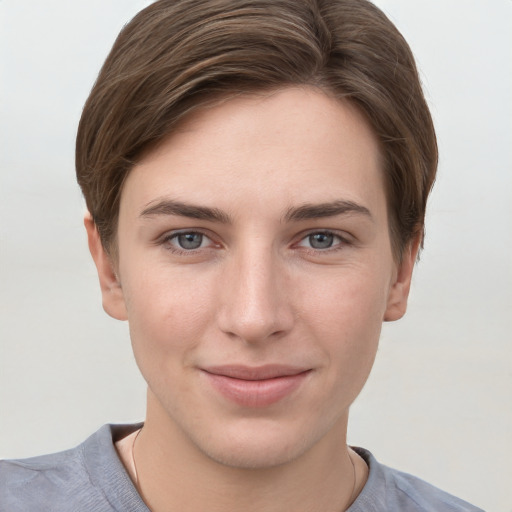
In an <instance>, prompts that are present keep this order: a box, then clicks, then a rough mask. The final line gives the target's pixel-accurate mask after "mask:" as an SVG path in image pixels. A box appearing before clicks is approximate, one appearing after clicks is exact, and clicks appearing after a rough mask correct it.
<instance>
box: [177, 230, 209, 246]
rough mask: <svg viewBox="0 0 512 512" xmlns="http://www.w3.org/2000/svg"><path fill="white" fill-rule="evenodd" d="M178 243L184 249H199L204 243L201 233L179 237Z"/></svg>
mask: <svg viewBox="0 0 512 512" xmlns="http://www.w3.org/2000/svg"><path fill="white" fill-rule="evenodd" d="M178 242H179V244H180V246H181V247H182V248H183V249H198V248H199V247H201V244H202V242H203V235H201V233H185V234H183V235H179V236H178Z"/></svg>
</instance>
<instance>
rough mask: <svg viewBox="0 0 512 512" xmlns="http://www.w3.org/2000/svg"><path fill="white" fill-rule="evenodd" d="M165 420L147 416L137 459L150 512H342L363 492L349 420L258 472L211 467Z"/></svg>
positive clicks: (219, 465)
mask: <svg viewBox="0 0 512 512" xmlns="http://www.w3.org/2000/svg"><path fill="white" fill-rule="evenodd" d="M155 416H156V417H155ZM162 419H163V418H162V417H159V415H158V414H156V415H154V414H150V410H149V409H148V417H147V419H146V423H145V425H144V428H143V430H142V431H141V433H140V435H139V436H138V437H137V443H136V449H135V451H134V453H133V455H134V459H135V461H136V471H137V483H136V485H137V487H138V489H139V492H140V493H141V495H142V497H143V499H144V501H145V502H146V503H147V505H148V506H149V508H150V509H151V510H152V511H153V512H160V511H167V512H168V511H181V510H186V511H187V512H200V511H201V512H202V511H204V510H209V511H210V512H217V511H219V512H220V511H221V510H222V511H223V512H224V511H225V510H244V511H246V512H253V511H254V512H255V511H258V512H262V511H264V512H281V511H282V510H285V509H286V510H294V511H295V512H301V511H310V510H322V511H326V512H327V511H333V512H334V511H336V512H339V511H341V510H346V508H348V506H350V504H351V503H352V502H353V500H354V498H355V496H357V494H358V493H359V492H360V490H361V488H362V486H363V485H364V481H365V474H364V468H366V465H365V464H364V462H363V461H362V460H361V459H360V458H359V457H358V456H357V455H356V454H355V453H354V452H352V453H351V451H350V450H349V448H348V447H347V446H346V441H345V439H346V438H345V433H346V419H344V420H343V421H342V422H341V423H340V425H336V426H335V427H334V428H333V429H331V431H330V432H329V433H328V434H327V435H326V436H324V437H323V438H322V439H321V440H319V441H318V443H317V444H316V445H315V446H314V447H313V448H312V449H310V450H309V451H307V452H305V453H303V454H302V455H301V456H300V457H298V458H296V459H294V460H291V461H289V462H286V463H284V464H280V465H277V466H271V467H264V468H256V469H252V468H251V469H248V468H240V467H231V466H227V465H224V464H222V463H219V462H218V461H215V460H213V459H212V458H210V457H208V456H207V455H206V454H204V453H203V452H201V451H200V450H199V449H198V448H197V446H195V445H194V444H193V443H192V442H191V441H190V439H188V438H187V437H186V436H184V434H183V432H182V431H181V430H180V428H179V427H178V426H176V425H175V424H174V423H173V422H171V421H169V420H168V418H167V421H162ZM361 463H362V464H363V466H364V468H363V469H362V468H361Z"/></svg>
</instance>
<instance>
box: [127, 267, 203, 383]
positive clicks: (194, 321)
mask: <svg viewBox="0 0 512 512" xmlns="http://www.w3.org/2000/svg"><path fill="white" fill-rule="evenodd" d="M196 282H197V280H193V279H187V278H186V277H184V276H183V277H181V278H180V277H179V276H176V275H170V273H169V271H168V270H167V271H165V269H161V271H158V269H157V268H156V267H153V269H152V271H150V272H142V273H139V275H138V276H137V278H135V279H132V280H131V281H130V282H129V283H127V285H126V287H125V286H123V289H124V293H125V298H126V304H127V310H128V319H129V326H130V336H131V340H132V345H133V350H134V354H135V358H136V360H137V363H138V365H139V367H140V369H141V371H142V373H143V374H144V375H145V377H146V378H147V373H148V372H153V371H154V370H155V368H158V369H160V370H162V373H163V374H168V371H169V370H170V369H171V368H170V367H174V366H175V365H178V364H179V365H183V364H185V365H186V361H187V356H188V354H190V353H191V352H192V351H193V350H194V348H195V347H196V346H197V345H198V344H199V341H200V340H201V338H202V333H203V332H204V331H205V329H206V326H207V325H208V324H209V321H210V317H211V314H212V312H211V311H210V309H209V308H208V303H211V301H210V300H209V298H208V291H207V290H208V288H207V287H204V286H202V287H198V286H197V285H196V284H195V283H196Z"/></svg>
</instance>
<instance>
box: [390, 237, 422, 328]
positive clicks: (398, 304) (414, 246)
mask: <svg viewBox="0 0 512 512" xmlns="http://www.w3.org/2000/svg"><path fill="white" fill-rule="evenodd" d="M421 237H422V235H421V234H418V235H417V236H416V237H415V238H414V239H413V240H412V241H411V242H410V243H409V244H408V245H407V247H406V248H405V249H404V252H403V255H402V261H401V262H400V264H399V265H398V268H397V272H396V276H395V279H394V282H393V283H392V285H391V288H390V290H389V295H388V303H387V308H386V312H385V313H384V321H386V322H393V321H394V320H399V319H400V318H402V317H403V316H404V315H405V312H406V310H407V299H408V297H409V290H410V288H411V279H412V271H413V269H414V264H415V263H416V258H417V256H418V250H419V247H420V242H421Z"/></svg>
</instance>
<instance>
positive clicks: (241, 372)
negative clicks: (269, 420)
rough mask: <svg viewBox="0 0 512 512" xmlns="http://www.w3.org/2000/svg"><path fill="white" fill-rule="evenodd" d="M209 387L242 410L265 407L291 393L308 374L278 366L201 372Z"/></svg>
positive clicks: (230, 368)
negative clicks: (241, 407) (243, 408)
mask: <svg viewBox="0 0 512 512" xmlns="http://www.w3.org/2000/svg"><path fill="white" fill-rule="evenodd" d="M202 373H203V375H205V376H206V378H207V379H208V382H209V383H210V385H211V386H212V387H213V388H214V389H215V390H216V391H218V392H219V393H220V394H221V395H222V396H223V397H225V398H227V399H228V400H230V401H232V402H235V403H236V404H237V405H240V406H243V407H266V406H269V405H272V404H274V403H276V402H278V401H279V400H281V399H283V398H284V397H286V396H288V395H290V394H291V393H292V392H293V391H295V390H296V389H297V388H298V387H299V386H300V385H301V384H302V382H303V381H304V380H305V379H306V378H307V376H308V375H309V374H310V373H311V370H310V369H302V368H296V367H290V366H282V365H267V366H261V367H247V366H216V367H210V368H204V369H202Z"/></svg>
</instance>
